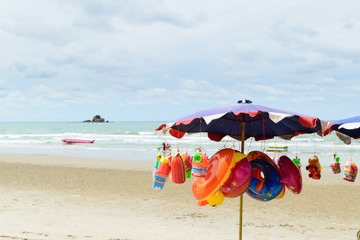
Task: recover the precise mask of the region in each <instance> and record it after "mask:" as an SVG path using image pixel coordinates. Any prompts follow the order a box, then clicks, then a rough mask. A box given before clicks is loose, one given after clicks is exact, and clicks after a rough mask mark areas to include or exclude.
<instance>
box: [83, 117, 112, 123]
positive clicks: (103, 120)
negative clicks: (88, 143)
mask: <svg viewBox="0 0 360 240" xmlns="http://www.w3.org/2000/svg"><path fill="white" fill-rule="evenodd" d="M83 122H96V123H98V122H105V119H104V118H102V117H100V115H95V116H94V117H93V118H92V120H84V121H83ZM106 122H109V121H108V120H107V121H106Z"/></svg>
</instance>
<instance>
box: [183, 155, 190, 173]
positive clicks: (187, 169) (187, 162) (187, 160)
mask: <svg viewBox="0 0 360 240" xmlns="http://www.w3.org/2000/svg"><path fill="white" fill-rule="evenodd" d="M183 157H184V164H185V176H186V178H191V169H192V157H191V156H190V155H189V154H187V153H185V154H184V155H183Z"/></svg>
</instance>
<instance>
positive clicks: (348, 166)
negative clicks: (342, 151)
mask: <svg viewBox="0 0 360 240" xmlns="http://www.w3.org/2000/svg"><path fill="white" fill-rule="evenodd" d="M357 173H358V168H357V166H356V164H355V163H354V162H353V161H352V160H351V159H350V161H347V162H346V163H345V169H344V176H343V179H344V180H346V181H349V182H354V181H355V178H356V175H357Z"/></svg>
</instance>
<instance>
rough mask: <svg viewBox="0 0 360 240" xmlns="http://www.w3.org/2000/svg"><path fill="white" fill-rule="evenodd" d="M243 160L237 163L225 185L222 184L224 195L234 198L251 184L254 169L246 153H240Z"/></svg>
mask: <svg viewBox="0 0 360 240" xmlns="http://www.w3.org/2000/svg"><path fill="white" fill-rule="evenodd" d="M240 157H241V160H240V161H239V162H237V163H236V164H235V167H234V168H233V169H232V171H231V174H230V177H229V178H228V180H226V182H225V183H224V185H222V186H221V188H220V191H221V192H222V193H223V194H224V197H227V198H234V197H237V196H240V195H241V194H243V193H244V192H245V191H246V190H247V188H248V187H249V185H250V181H251V176H252V170H251V165H250V163H249V161H248V160H247V158H246V155H244V154H242V153H239V158H240Z"/></svg>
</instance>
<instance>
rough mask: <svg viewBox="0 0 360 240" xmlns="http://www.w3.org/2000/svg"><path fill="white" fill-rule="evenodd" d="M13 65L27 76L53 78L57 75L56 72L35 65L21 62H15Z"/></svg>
mask: <svg viewBox="0 0 360 240" xmlns="http://www.w3.org/2000/svg"><path fill="white" fill-rule="evenodd" d="M14 67H15V69H16V70H17V71H18V72H19V73H22V74H24V75H25V76H26V77H27V78H54V77H56V76H57V73H56V72H55V71H52V70H50V69H39V68H38V67H37V66H28V65H26V64H24V63H21V62H15V63H14Z"/></svg>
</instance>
